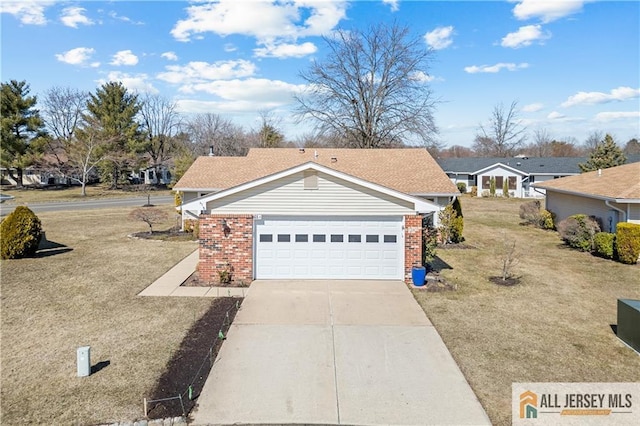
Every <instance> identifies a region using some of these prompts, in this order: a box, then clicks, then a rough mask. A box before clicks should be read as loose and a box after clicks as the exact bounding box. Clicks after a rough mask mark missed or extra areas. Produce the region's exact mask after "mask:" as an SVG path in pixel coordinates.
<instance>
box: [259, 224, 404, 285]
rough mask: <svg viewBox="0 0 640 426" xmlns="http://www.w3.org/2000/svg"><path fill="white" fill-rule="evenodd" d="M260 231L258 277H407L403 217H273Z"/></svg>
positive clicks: (260, 225) (261, 225) (260, 227)
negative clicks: (405, 271)
mask: <svg viewBox="0 0 640 426" xmlns="http://www.w3.org/2000/svg"><path fill="white" fill-rule="evenodd" d="M255 232H256V234H257V235H258V237H257V238H255V241H256V255H255V256H256V258H255V270H256V278H319V279H321V278H338V279H339V278H350V279H359V278H368V279H401V278H402V277H403V261H404V253H403V250H404V248H403V243H402V241H403V231H402V218H401V217H393V218H380V217H379V218H371V217H362V218H338V217H335V218H317V219H316V218H308V217H304V218H302V217H300V218H290V217H267V218H264V219H262V220H260V221H256V229H255ZM269 236H270V237H269Z"/></svg>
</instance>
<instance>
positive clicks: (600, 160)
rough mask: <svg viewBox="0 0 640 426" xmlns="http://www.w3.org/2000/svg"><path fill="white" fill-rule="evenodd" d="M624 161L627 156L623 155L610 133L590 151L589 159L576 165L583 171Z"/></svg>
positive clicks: (602, 167) (604, 167)
mask: <svg viewBox="0 0 640 426" xmlns="http://www.w3.org/2000/svg"><path fill="white" fill-rule="evenodd" d="M626 161H627V157H625V155H624V152H622V149H620V147H619V146H618V145H617V144H616V143H615V141H614V140H613V138H612V137H611V135H609V134H607V135H606V136H605V137H604V140H603V141H602V142H600V143H599V144H598V146H597V147H596V149H595V150H594V151H593V152H592V153H591V155H590V156H589V160H587V162H586V163H581V164H578V166H579V167H580V170H581V171H582V172H583V173H584V172H592V171H594V170H598V169H608V168H609V167H615V166H619V165H621V164H624V163H625V162H626Z"/></svg>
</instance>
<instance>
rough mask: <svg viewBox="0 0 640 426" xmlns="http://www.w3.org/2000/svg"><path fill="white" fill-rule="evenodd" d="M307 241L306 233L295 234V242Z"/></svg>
mask: <svg viewBox="0 0 640 426" xmlns="http://www.w3.org/2000/svg"><path fill="white" fill-rule="evenodd" d="M308 241H309V236H308V235H307V234H296V243H306V242H308Z"/></svg>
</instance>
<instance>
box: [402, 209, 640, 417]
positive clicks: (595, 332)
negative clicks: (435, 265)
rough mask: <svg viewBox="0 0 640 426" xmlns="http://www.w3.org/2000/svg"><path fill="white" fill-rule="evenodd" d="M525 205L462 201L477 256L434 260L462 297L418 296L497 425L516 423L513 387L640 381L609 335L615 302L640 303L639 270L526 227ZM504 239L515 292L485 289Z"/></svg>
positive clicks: (632, 356) (634, 363) (639, 371)
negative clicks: (510, 249) (511, 252)
mask: <svg viewBox="0 0 640 426" xmlns="http://www.w3.org/2000/svg"><path fill="white" fill-rule="evenodd" d="M522 202H523V200H517V199H508V200H503V199H483V198H469V197H464V198H463V199H462V208H463V213H464V221H465V228H464V236H465V238H466V241H465V243H466V244H468V245H471V246H474V247H475V249H467V250H459V249H447V250H439V251H438V257H439V258H440V259H441V260H442V261H443V262H444V263H445V264H446V265H448V268H447V266H445V269H443V270H442V274H443V276H444V277H445V278H446V279H447V280H448V281H450V282H453V283H456V284H457V285H458V290H457V291H454V292H441V293H426V292H423V291H420V290H414V294H415V297H416V299H417V300H418V302H419V303H420V304H421V305H422V307H423V309H424V310H425V312H426V313H427V315H428V317H429V319H430V320H431V321H432V322H433V324H434V325H435V327H436V329H437V330H438V332H439V333H440V335H441V336H442V338H443V340H444V341H445V343H446V345H447V347H448V348H449V350H450V351H451V353H452V354H453V357H454V358H455V359H456V361H457V362H458V364H459V366H460V368H461V369H462V371H463V373H464V374H465V376H466V377H467V379H468V380H469V382H470V384H471V386H472V387H473V389H474V391H475V392H476V394H477V395H478V397H479V399H480V401H481V403H482V405H483V406H484V407H485V409H486V410H487V413H488V414H489V417H490V418H491V421H492V422H493V423H494V424H510V423H511V383H512V382H557V381H558V382H616V381H619V382H638V381H640V368H638V365H639V363H640V357H639V356H638V354H637V353H635V352H634V351H632V350H631V349H629V348H628V347H626V346H625V345H624V344H623V343H622V342H620V341H619V340H618V339H617V337H616V336H615V334H614V333H613V332H612V327H611V325H614V324H616V303H617V299H618V298H630V299H640V265H633V266H630V265H623V264H620V263H617V262H614V261H609V260H604V259H601V258H597V257H594V256H591V255H590V254H588V253H581V252H578V251H575V250H571V249H568V248H566V247H565V246H564V245H563V244H562V241H561V240H560V238H559V237H558V235H557V233H555V232H552V231H543V230H539V229H534V228H530V227H525V226H521V225H520V224H519V223H520V218H519V217H518V209H519V206H520V204H522ZM505 235H506V237H507V238H509V239H514V240H515V241H516V246H517V248H518V250H519V252H520V254H521V256H520V263H519V265H518V266H517V267H516V269H515V270H516V273H517V275H518V276H520V284H518V285H516V286H513V287H505V286H498V285H496V284H493V283H491V282H490V281H489V277H490V276H495V275H499V274H500V260H499V247H500V246H501V244H502V241H503V238H504V236H505ZM449 268H450V269H449Z"/></svg>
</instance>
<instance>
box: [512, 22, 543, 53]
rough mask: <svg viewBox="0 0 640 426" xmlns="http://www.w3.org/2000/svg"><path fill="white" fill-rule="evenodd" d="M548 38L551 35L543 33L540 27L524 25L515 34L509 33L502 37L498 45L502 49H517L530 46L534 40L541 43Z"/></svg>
mask: <svg viewBox="0 0 640 426" xmlns="http://www.w3.org/2000/svg"><path fill="white" fill-rule="evenodd" d="M550 37H551V33H550V32H546V33H543V32H542V27H541V26H540V25H526V26H524V27H520V28H519V29H518V31H516V32H515V33H509V34H507V35H506V36H504V37H503V38H502V42H501V43H500V45H501V46H502V47H511V48H513V49H517V48H519V47H524V46H530V45H531V44H532V43H533V42H534V41H536V40H539V41H542V40H546V39H548V38H550Z"/></svg>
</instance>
